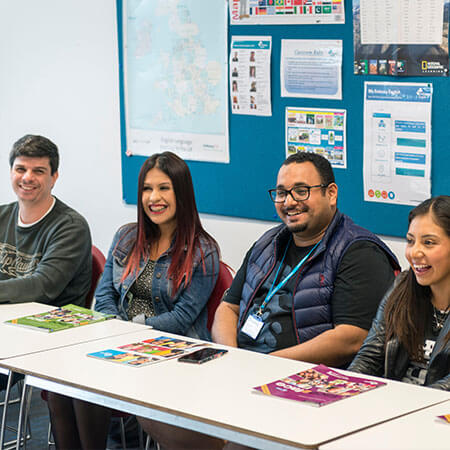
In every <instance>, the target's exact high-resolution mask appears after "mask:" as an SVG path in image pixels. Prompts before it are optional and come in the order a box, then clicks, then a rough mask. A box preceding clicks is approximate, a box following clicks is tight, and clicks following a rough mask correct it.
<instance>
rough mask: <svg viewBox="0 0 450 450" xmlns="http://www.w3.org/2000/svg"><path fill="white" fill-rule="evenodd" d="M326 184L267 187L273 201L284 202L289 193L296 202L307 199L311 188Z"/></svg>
mask: <svg viewBox="0 0 450 450" xmlns="http://www.w3.org/2000/svg"><path fill="white" fill-rule="evenodd" d="M327 186H328V184H316V185H315V186H294V187H293V188H292V189H289V190H286V189H280V188H276V189H269V195H270V199H271V200H272V201H273V202H274V203H284V202H285V201H286V199H287V196H288V194H290V196H291V197H292V198H293V199H294V200H295V201H296V202H303V201H305V200H308V198H309V196H310V195H311V189H312V188H325V187H327Z"/></svg>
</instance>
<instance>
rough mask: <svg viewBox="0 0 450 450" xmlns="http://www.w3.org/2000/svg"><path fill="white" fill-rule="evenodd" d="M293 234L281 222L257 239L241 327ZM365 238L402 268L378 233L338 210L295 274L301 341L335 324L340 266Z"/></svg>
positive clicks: (294, 304)
mask: <svg viewBox="0 0 450 450" xmlns="http://www.w3.org/2000/svg"><path fill="white" fill-rule="evenodd" d="M290 236H291V233H290V231H289V230H288V229H287V227H286V226H285V225H279V226H277V227H275V228H272V229H271V230H269V231H267V232H266V233H265V234H263V236H261V238H260V239H259V240H258V241H257V242H256V244H255V246H254V248H253V251H252V253H251V255H250V257H249V260H248V266H247V276H246V280H245V283H244V286H243V289H242V298H241V302H240V305H239V306H240V308H239V328H241V327H242V325H243V322H244V319H245V317H246V315H247V311H248V309H249V307H250V306H251V304H252V302H253V298H254V297H255V295H256V293H257V292H258V290H259V288H260V287H261V286H262V284H263V283H268V284H269V286H270V285H271V284H272V281H273V277H274V276H275V274H274V272H275V271H274V270H273V268H274V267H275V264H276V261H277V260H278V257H279V253H280V252H283V251H284V249H285V248H286V245H287V243H288V240H289V237H290ZM362 240H364V241H370V242H374V243H375V244H377V245H378V246H379V247H380V248H381V249H383V250H384V252H385V253H386V254H387V256H388V258H389V260H390V262H391V264H392V267H393V268H394V270H398V269H399V268H400V266H399V264H398V262H397V258H396V257H395V256H394V254H393V253H392V252H391V251H390V250H389V248H388V247H387V246H386V245H385V244H384V243H383V242H382V241H381V240H380V239H379V238H378V237H377V236H375V235H374V234H373V233H371V232H370V231H368V230H366V229H365V228H362V227H360V226H358V225H356V224H355V223H354V222H353V220H352V219H350V218H349V217H348V216H346V215H345V214H342V213H340V212H339V211H336V214H335V216H334V218H333V220H332V222H331V223H330V225H329V227H328V229H327V231H326V232H325V235H324V237H323V238H322V241H321V243H320V244H319V246H318V247H317V249H316V250H315V251H314V254H313V255H312V256H311V257H310V258H309V259H308V261H306V263H305V264H304V265H303V266H302V267H301V268H300V271H299V273H298V274H296V278H297V280H296V288H295V292H294V298H293V302H292V314H293V319H294V321H295V324H296V327H295V328H296V335H297V341H298V343H301V342H305V341H308V340H309V339H312V338H314V337H315V336H317V335H319V334H320V333H323V332H324V331H326V330H329V329H331V328H332V327H333V323H332V319H331V305H330V301H331V297H332V295H333V290H334V280H335V278H336V273H337V269H338V267H339V264H340V261H341V259H342V257H343V255H344V254H345V252H346V250H347V248H348V247H349V246H350V245H351V244H353V243H354V242H356V241H362Z"/></svg>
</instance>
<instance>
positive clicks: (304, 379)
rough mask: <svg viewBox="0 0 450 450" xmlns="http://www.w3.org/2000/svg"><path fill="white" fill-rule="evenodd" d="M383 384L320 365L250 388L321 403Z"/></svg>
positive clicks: (301, 400) (316, 403) (324, 403)
mask: <svg viewBox="0 0 450 450" xmlns="http://www.w3.org/2000/svg"><path fill="white" fill-rule="evenodd" d="M384 385H386V383H384V382H382V381H375V380H369V379H367V378H359V377H350V376H348V375H343V374H342V373H339V372H336V371H335V370H334V369H330V368H329V367H327V366H324V365H322V364H321V365H319V366H315V367H312V368H311V369H307V370H303V371H302V372H298V373H295V374H293V375H290V376H289V377H286V378H282V379H281V380H276V381H273V382H272V383H268V384H263V385H262V386H256V387H254V388H253V389H255V390H256V391H257V392H261V393H263V394H265V395H272V396H275V397H281V398H287V399H289V400H297V401H300V402H308V403H312V404H314V405H316V406H323V405H328V404H329V403H333V402H335V401H337V400H342V399H343V398H347V397H352V396H354V395H358V394H361V393H362V392H366V391H370V390H372V389H375V388H377V387H379V386H384Z"/></svg>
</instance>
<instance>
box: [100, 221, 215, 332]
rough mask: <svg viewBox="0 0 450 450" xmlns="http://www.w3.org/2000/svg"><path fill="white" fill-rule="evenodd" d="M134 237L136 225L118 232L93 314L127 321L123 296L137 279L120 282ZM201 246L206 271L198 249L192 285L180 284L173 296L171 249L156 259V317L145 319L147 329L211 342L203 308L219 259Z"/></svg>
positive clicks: (153, 295) (208, 246)
mask: <svg viewBox="0 0 450 450" xmlns="http://www.w3.org/2000/svg"><path fill="white" fill-rule="evenodd" d="M127 233H128V234H127ZM122 236H123V239H121V238H122ZM135 237H136V225H135V224H128V225H124V226H123V227H121V228H120V229H119V230H118V231H117V233H116V235H115V236H114V239H113V242H112V244H111V248H110V249H109V252H108V257H107V259H106V264H105V270H104V272H103V276H102V278H101V280H100V283H99V285H98V287H97V290H96V292H95V310H96V311H100V312H103V313H107V314H116V315H117V316H119V317H121V318H122V319H123V320H128V315H127V310H128V298H127V295H126V294H127V292H128V290H129V289H130V287H131V286H132V284H133V283H134V281H135V280H136V278H137V277H136V276H135V274H129V275H128V276H127V277H126V278H125V280H124V281H123V282H122V281H121V278H122V274H123V271H124V269H125V266H126V257H127V255H128V249H129V248H130V247H131V243H132V242H133V241H134V239H135ZM119 241H120V242H119ZM201 245H202V250H203V252H204V261H205V270H204V269H203V264H202V262H201V258H200V250H199V249H197V251H196V253H195V256H194V265H193V269H192V279H191V282H190V284H189V286H187V287H184V282H183V283H182V285H181V287H180V289H179V290H178V292H177V293H176V294H175V296H172V293H171V290H172V283H171V281H170V280H169V278H168V270H169V266H170V262H171V248H169V250H168V251H167V252H165V253H163V254H162V255H161V256H160V257H159V258H158V260H157V261H156V265H155V270H154V272H153V278H152V298H153V303H154V308H155V313H156V315H155V316H154V317H147V318H146V324H147V325H151V326H152V327H153V328H155V329H157V330H161V331H166V332H168V333H175V334H180V335H183V336H189V337H194V338H199V339H205V340H210V339H211V335H210V333H209V331H208V329H207V328H206V324H207V319H208V314H207V309H206V304H207V302H208V300H209V297H210V295H211V292H212V291H213V289H214V286H215V284H216V281H217V277H218V274H219V255H218V251H217V250H216V248H215V247H213V246H210V245H208V244H207V242H206V241H205V240H201ZM146 262H147V261H144V260H142V261H141V262H140V263H139V271H138V274H137V276H139V275H140V274H141V272H142V271H143V269H144V267H145V264H146Z"/></svg>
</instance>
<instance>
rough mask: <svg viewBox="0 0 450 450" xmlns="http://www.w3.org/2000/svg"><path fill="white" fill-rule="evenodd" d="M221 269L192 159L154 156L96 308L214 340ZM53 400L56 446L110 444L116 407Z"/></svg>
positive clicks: (99, 290)
mask: <svg viewBox="0 0 450 450" xmlns="http://www.w3.org/2000/svg"><path fill="white" fill-rule="evenodd" d="M218 273H219V248H218V245H217V243H216V241H215V240H214V239H213V238H212V237H211V236H210V235H209V234H208V233H207V232H206V231H205V230H204V229H203V227H202V225H201V223H200V218H199V215H198V211H197V206H196V203H195V197H194V188H193V184H192V179H191V174H190V172H189V168H188V166H187V165H186V163H185V162H184V161H183V160H182V159H180V158H179V157H178V156H176V155H175V154H173V153H170V152H165V153H160V154H155V155H153V156H151V157H150V158H148V159H147V160H146V161H145V162H144V164H143V166H142V168H141V171H140V173H139V180H138V205H137V223H132V224H127V225H124V226H123V227H121V228H120V229H119V230H118V231H117V233H116V235H115V237H114V239H113V242H112V245H111V248H110V250H109V253H108V258H107V261H106V265H105V271H104V273H103V277H102V279H101V281H100V284H99V286H98V288H97V290H96V293H95V300H96V303H95V309H96V310H97V311H101V312H104V313H108V314H115V315H116V316H117V317H120V318H121V319H123V320H133V321H135V322H140V323H145V324H147V325H151V326H152V327H153V328H155V329H157V330H161V331H165V332H170V333H176V334H180V335H184V336H190V337H194V338H200V339H204V340H210V339H211V336H210V333H209V331H208V329H207V318H208V316H207V307H206V305H207V302H208V299H209V297H210V295H211V293H212V291H213V288H214V286H215V284H216V281H217V276H218ZM48 404H49V409H50V416H51V422H52V429H53V434H54V437H55V441H56V444H57V448H105V445H106V435H107V430H108V424H109V417H110V414H111V411H109V410H107V409H106V408H102V407H99V406H95V405H92V404H89V403H85V402H81V401H75V400H72V399H70V398H65V397H62V396H59V395H57V394H51V393H49V402H48ZM93 424H95V425H93Z"/></svg>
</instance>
